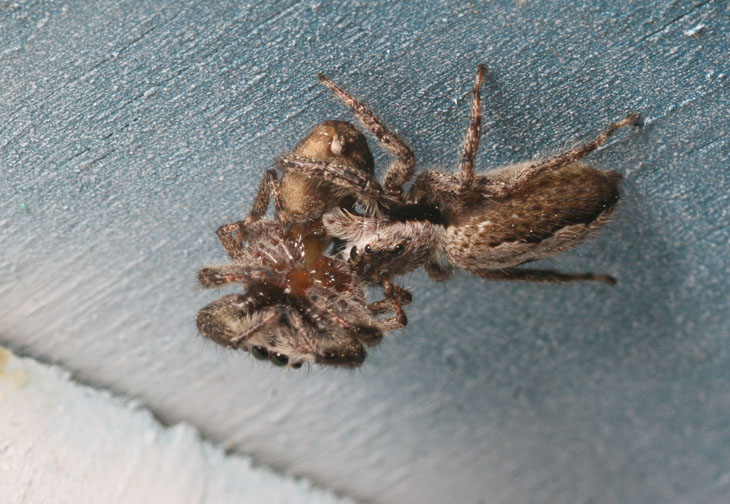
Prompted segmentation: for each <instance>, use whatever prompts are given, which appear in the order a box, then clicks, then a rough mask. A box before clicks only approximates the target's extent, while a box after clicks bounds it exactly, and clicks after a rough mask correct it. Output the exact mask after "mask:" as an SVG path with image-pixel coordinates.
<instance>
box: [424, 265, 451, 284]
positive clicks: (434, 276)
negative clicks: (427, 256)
mask: <svg viewBox="0 0 730 504" xmlns="http://www.w3.org/2000/svg"><path fill="white" fill-rule="evenodd" d="M423 269H425V270H426V274H428V278H430V279H431V280H433V281H434V282H444V281H446V280H448V279H449V277H450V276H451V273H452V271H451V269H450V268H445V267H444V265H443V264H441V263H440V262H439V261H437V260H431V261H429V262H427V263H426V264H424V265H423Z"/></svg>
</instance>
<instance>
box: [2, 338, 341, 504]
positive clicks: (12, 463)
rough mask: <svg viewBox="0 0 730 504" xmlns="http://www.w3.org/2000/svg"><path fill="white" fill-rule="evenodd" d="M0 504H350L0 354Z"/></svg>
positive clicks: (54, 372)
mask: <svg viewBox="0 0 730 504" xmlns="http://www.w3.org/2000/svg"><path fill="white" fill-rule="evenodd" d="M0 433H1V434H0V496H2V498H0V501H1V502H3V503H8V504H10V503H24V504H26V503H27V504H32V503H42V504H52V503H76V504H83V503H87V502H88V503H99V502H104V503H108V504H114V503H125V504H129V503H142V502H145V503H146V502H154V503H156V504H164V503H168V502H169V503H175V504H180V503H208V502H209V503H216V504H218V503H227V502H231V503H237V504H240V503H317V504H320V503H344V502H353V501H352V500H350V499H342V498H339V497H336V496H335V495H334V494H331V493H328V492H326V491H323V490H320V489H317V488H314V487H313V486H312V485H311V483H309V482H308V481H306V480H301V479H299V480H293V479H289V478H286V477H285V476H283V475H280V474H277V473H275V472H273V471H271V470H269V469H266V468H262V467H254V466H253V465H252V462H251V460H250V459H249V458H247V457H242V456H228V455H226V454H225V453H224V452H223V450H222V449H221V448H220V447H219V446H215V445H212V444H211V443H208V442H206V441H203V440H201V439H200V437H199V435H198V433H197V431H196V430H195V429H194V428H192V427H191V426H189V425H185V424H178V425H175V426H173V427H171V428H167V427H165V426H163V425H161V424H160V423H159V422H157V421H156V420H155V419H154V417H153V416H152V415H151V414H150V413H149V412H148V411H147V410H144V409H142V408H139V407H137V406H135V405H134V404H132V403H130V402H128V401H124V400H121V399H119V398H116V397H113V396H111V395H110V394H108V393H106V392H101V391H98V390H94V389H91V388H89V387H87V386H83V385H79V384H78V383H75V382H74V381H73V380H71V378H70V375H69V373H68V372H65V371H62V370H60V369H59V368H57V367H53V366H48V365H44V364H40V363H38V362H36V361H34V360H32V359H27V358H19V357H16V356H15V355H14V354H12V353H11V352H9V351H8V350H6V349H5V348H3V347H0Z"/></svg>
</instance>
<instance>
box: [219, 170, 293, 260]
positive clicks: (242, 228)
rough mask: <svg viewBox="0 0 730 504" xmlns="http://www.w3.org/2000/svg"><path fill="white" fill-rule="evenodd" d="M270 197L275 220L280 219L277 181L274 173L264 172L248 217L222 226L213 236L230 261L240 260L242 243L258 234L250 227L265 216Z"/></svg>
mask: <svg viewBox="0 0 730 504" xmlns="http://www.w3.org/2000/svg"><path fill="white" fill-rule="evenodd" d="M272 197H273V200H274V213H275V215H276V218H277V219H279V218H281V217H280V213H281V208H282V203H281V188H280V186H279V180H278V179H277V177H276V171H274V170H266V172H264V176H263V178H262V179H261V183H260V184H259V189H258V191H257V192H256V197H255V198H254V202H253V205H252V206H251V211H250V212H249V215H248V217H247V218H246V219H244V220H240V221H236V222H231V223H229V224H223V225H222V226H220V227H219V228H218V229H217V230H216V232H215V234H216V235H218V239H219V240H220V242H221V245H223V248H224V249H225V250H226V252H227V253H228V255H229V256H230V257H231V259H233V260H240V259H241V257H242V256H243V243H244V242H245V241H247V240H248V239H249V238H250V237H252V236H255V235H256V234H258V233H257V232H256V230H253V229H251V227H252V226H251V225H252V224H253V223H255V222H257V221H259V220H260V219H261V217H263V216H264V215H265V214H266V210H267V209H268V208H269V201H270V200H271V199H272ZM234 234H235V236H234Z"/></svg>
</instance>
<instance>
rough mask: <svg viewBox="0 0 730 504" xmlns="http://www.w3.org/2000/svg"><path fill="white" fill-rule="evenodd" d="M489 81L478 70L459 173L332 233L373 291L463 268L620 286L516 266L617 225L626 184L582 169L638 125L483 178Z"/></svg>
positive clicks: (415, 188) (344, 220)
mask: <svg viewBox="0 0 730 504" xmlns="http://www.w3.org/2000/svg"><path fill="white" fill-rule="evenodd" d="M484 74H485V66H484V65H480V66H479V67H478V69H477V74H476V81H475V85H474V88H473V91H472V100H471V124H470V126H469V128H468V129H467V133H466V138H465V140H464V145H463V150H462V157H461V162H460V165H459V172H458V173H457V174H455V175H451V174H448V173H444V172H440V171H426V172H423V173H420V174H419V175H418V176H417V177H416V179H415V181H414V183H413V185H412V186H411V188H410V190H409V191H408V193H407V194H406V195H404V196H401V197H400V203H399V204H398V205H395V206H394V205H386V211H385V212H384V213H383V214H382V215H376V214H370V215H357V214H355V213H352V212H350V211H348V210H347V209H333V210H332V211H330V212H329V213H327V214H325V215H324V216H323V220H322V222H323V224H324V227H325V229H326V230H327V233H329V234H330V235H332V236H335V237H337V238H339V239H342V240H344V241H345V242H346V247H345V249H344V251H343V253H342V257H344V258H346V259H347V260H348V262H349V264H350V265H351V266H352V267H353V268H354V269H355V270H356V271H358V273H359V274H360V275H361V276H365V277H370V278H371V279H373V280H374V281H382V280H383V279H388V278H391V277H393V276H396V275H402V274H404V273H407V272H409V271H411V270H414V269H416V268H417V267H419V266H424V267H425V269H426V271H427V273H428V274H429V276H430V277H431V278H432V279H434V280H437V281H442V280H445V279H446V278H448V276H449V275H450V274H451V272H452V270H453V268H461V269H465V270H467V271H469V272H471V273H473V274H475V275H477V276H479V277H481V278H485V279H489V280H526V281H543V282H572V281H579V280H594V281H600V282H605V283H609V284H613V283H615V280H614V279H613V278H612V277H610V276H607V275H598V274H594V273H583V274H570V273H561V272H558V271H554V270H540V269H523V268H517V267H516V266H519V265H521V264H524V263H527V262H531V261H535V260H538V259H543V258H546V257H550V256H552V255H555V254H557V253H559V252H563V251H565V250H568V249H570V248H572V247H574V246H576V245H577V244H578V243H580V242H581V241H583V240H584V239H585V238H587V237H588V236H589V235H591V234H592V233H594V232H595V231H597V230H598V229H599V228H600V227H601V226H603V225H604V224H605V223H606V222H607V221H608V220H609V217H610V216H611V214H612V213H613V210H614V208H615V205H616V203H617V201H618V198H619V192H618V185H619V183H620V182H621V179H622V177H621V175H619V174H618V173H616V172H613V171H600V170H597V169H595V168H593V167H591V166H589V165H587V164H584V163H581V162H580V160H581V159H582V158H584V157H585V156H586V155H588V154H589V153H591V152H592V151H594V150H595V149H596V148H597V147H599V146H600V145H601V144H603V143H604V142H605V141H606V140H607V139H608V137H609V136H610V135H611V134H612V133H613V132H614V131H616V130H617V129H619V128H622V127H624V126H628V125H630V124H635V123H637V121H638V119H639V115H638V114H630V115H627V116H626V117H625V118H623V119H622V120H620V121H618V122H615V123H613V124H612V125H610V126H609V127H608V128H607V129H606V130H604V131H603V132H602V133H600V134H599V135H597V136H596V137H595V138H594V139H593V140H591V141H589V142H587V143H586V144H584V145H581V146H579V147H576V148H573V149H569V150H567V151H565V152H561V153H559V154H557V155H554V156H551V157H548V158H545V159H541V160H535V161H527V162H523V163H518V164H514V165H509V166H504V167H501V168H497V169H495V170H492V171H490V172H488V173H486V174H484V175H475V174H474V156H475V154H476V150H477V146H478V144H479V137H480V134H481V97H480V88H481V84H482V80H483V78H484ZM321 78H322V77H321ZM325 83H326V84H327V85H328V87H330V88H332V89H333V90H334V91H335V93H336V94H337V95H338V96H340V97H341V98H342V99H343V100H344V101H345V103H347V104H348V105H349V106H350V107H351V108H352V109H353V110H354V111H355V114H356V115H357V116H358V118H360V119H361V120H362V121H363V123H365V124H366V125H367V122H366V121H365V120H363V119H362V116H363V110H367V111H368V112H369V109H367V108H366V107H365V106H364V105H363V104H361V103H360V102H358V101H357V100H356V99H355V98H354V97H352V96H351V95H349V94H348V93H347V92H345V91H343V90H342V89H340V88H338V87H337V86H335V85H334V84H333V83H331V82H329V81H328V80H326V81H325ZM370 114H372V113H371V112H370ZM365 115H367V114H365ZM386 180H387V179H386ZM386 188H387V189H389V190H390V194H389V196H391V195H398V194H399V193H398V190H397V188H396V187H394V186H388V185H387V184H386ZM401 194H402V193H401ZM444 262H446V264H444Z"/></svg>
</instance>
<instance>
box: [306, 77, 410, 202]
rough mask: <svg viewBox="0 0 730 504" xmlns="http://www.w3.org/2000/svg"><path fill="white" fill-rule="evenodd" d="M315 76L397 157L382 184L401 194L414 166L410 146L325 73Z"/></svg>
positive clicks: (389, 167)
mask: <svg viewBox="0 0 730 504" xmlns="http://www.w3.org/2000/svg"><path fill="white" fill-rule="evenodd" d="M317 77H318V79H319V81H320V82H321V83H322V84H324V85H325V86H326V87H327V88H329V89H330V90H331V91H332V92H333V93H334V94H335V96H337V97H338V98H339V99H340V100H342V102H343V103H344V104H345V105H347V106H348V107H350V108H351V109H352V111H353V113H354V114H355V117H357V118H358V120H359V121H360V122H361V123H362V124H363V126H365V128H367V129H368V131H370V132H371V133H372V134H373V135H374V136H375V138H377V139H378V142H380V144H381V145H382V146H383V147H384V148H385V149H387V150H388V151H390V152H391V153H392V154H393V155H395V157H396V158H397V159H396V161H393V162H392V163H390V164H389V165H388V168H387V169H386V172H385V176H384V177H383V185H384V186H385V189H386V190H388V192H390V193H393V194H397V195H400V194H402V192H403V189H402V187H401V186H402V185H403V184H405V183H406V182H408V181H409V180H410V179H411V177H412V176H413V172H414V170H415V168H416V157H415V156H414V154H413V151H412V150H411V148H410V147H408V144H406V143H405V142H404V141H403V140H402V139H401V138H400V137H399V136H398V135H396V134H395V133H393V132H392V131H390V130H389V129H388V128H387V126H385V124H384V123H383V121H381V120H380V119H379V118H378V116H376V115H375V113H374V112H373V111H372V110H371V109H370V107H368V106H367V105H365V104H364V103H362V102H361V101H359V100H358V99H357V98H355V97H354V96H352V95H351V94H350V93H348V92H347V91H345V90H344V89H342V88H341V87H339V86H338V85H337V84H335V83H334V82H332V81H331V80H330V79H329V78H328V77H326V76H325V75H323V74H319V75H318V76H317Z"/></svg>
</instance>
